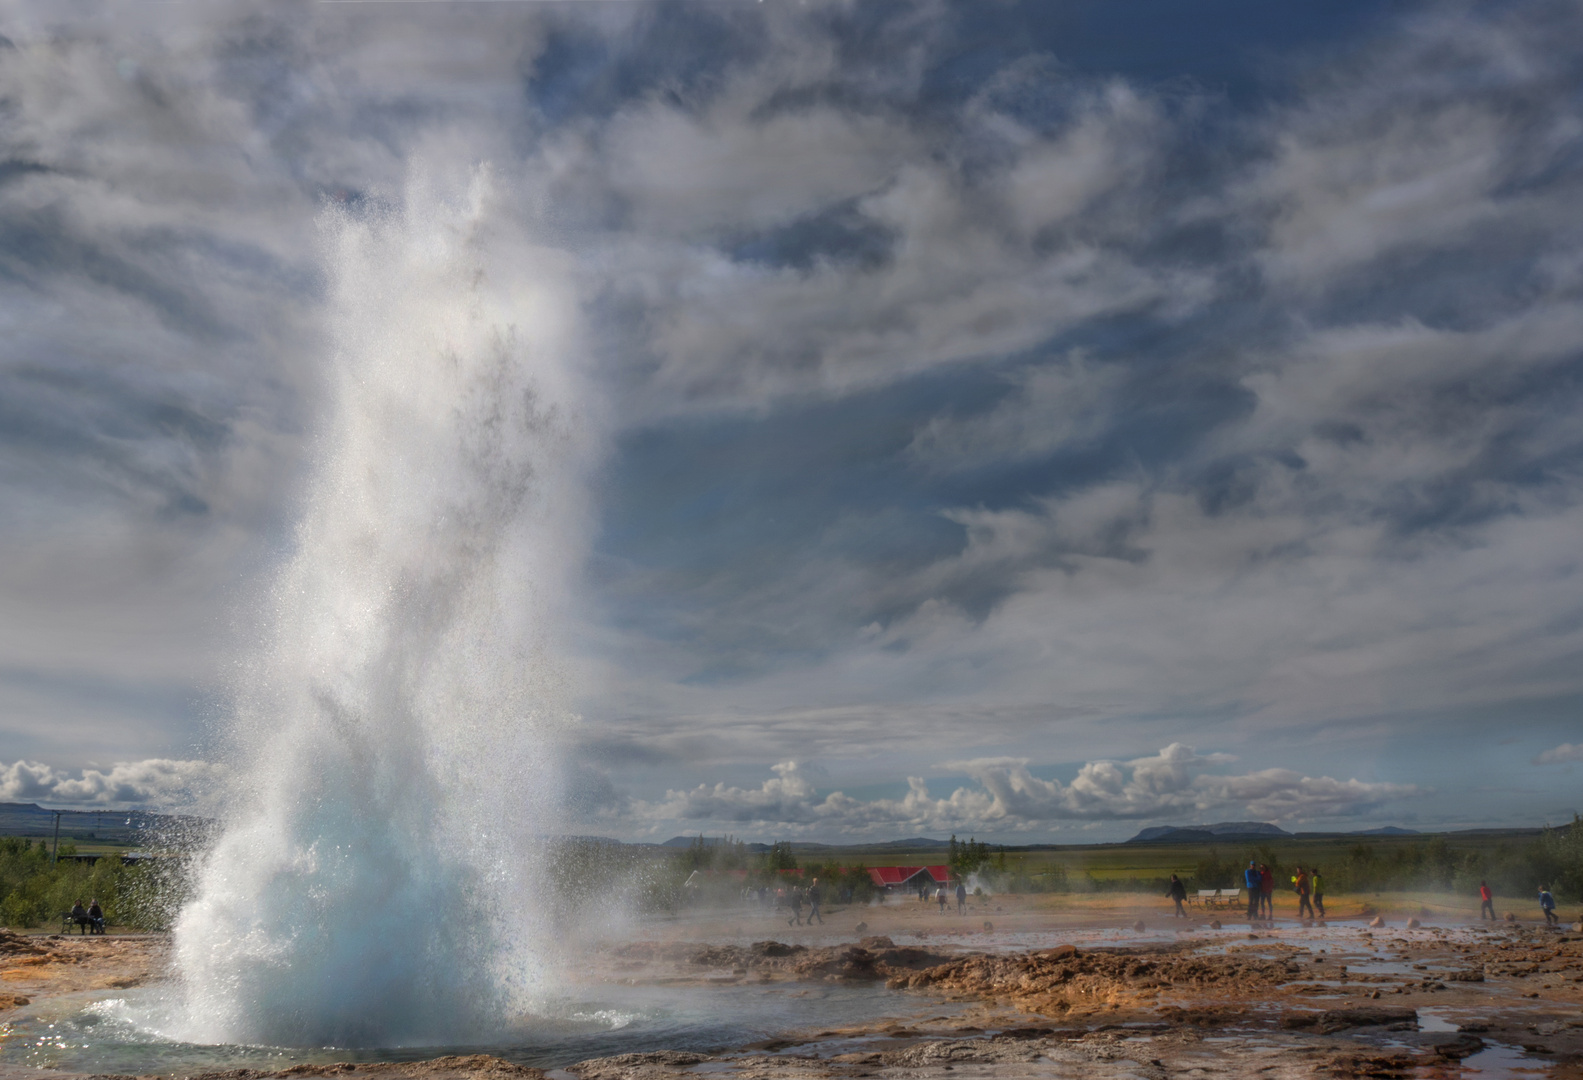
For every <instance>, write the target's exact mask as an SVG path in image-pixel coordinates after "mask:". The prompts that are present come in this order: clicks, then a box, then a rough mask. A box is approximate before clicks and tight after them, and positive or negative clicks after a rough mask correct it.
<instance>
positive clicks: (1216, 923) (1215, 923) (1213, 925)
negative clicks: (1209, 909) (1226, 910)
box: [1209, 919, 1220, 930]
mask: <svg viewBox="0 0 1583 1080" xmlns="http://www.w3.org/2000/svg"><path fill="white" fill-rule="evenodd" d="M1209 928H1210V929H1211V930H1219V929H1220V920H1219V919H1211V920H1210V921H1209Z"/></svg>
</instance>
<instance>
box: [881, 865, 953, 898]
mask: <svg viewBox="0 0 1583 1080" xmlns="http://www.w3.org/2000/svg"><path fill="white" fill-rule="evenodd" d="M868 876H869V880H870V881H872V882H873V883H874V884H875V886H876V887H877V888H881V889H884V890H885V891H886V892H917V891H918V890H920V889H925V888H927V889H935V888H938V887H939V886H941V885H944V884H945V883H946V882H947V881H950V880H951V868H950V867H948V866H871V867H869V868H868Z"/></svg>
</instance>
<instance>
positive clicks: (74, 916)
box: [67, 900, 88, 934]
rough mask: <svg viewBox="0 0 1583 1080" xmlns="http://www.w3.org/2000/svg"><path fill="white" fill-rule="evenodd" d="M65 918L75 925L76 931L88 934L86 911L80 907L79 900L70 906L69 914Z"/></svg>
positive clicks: (80, 902)
mask: <svg viewBox="0 0 1583 1080" xmlns="http://www.w3.org/2000/svg"><path fill="white" fill-rule="evenodd" d="M67 918H69V919H71V921H72V922H74V923H76V924H77V929H78V930H80V931H81V932H82V933H84V934H86V933H87V932H88V909H87V908H85V907H83V906H82V901H81V900H78V901H77V902H76V903H75V904H73V905H72V906H71V914H70V915H68V916H67Z"/></svg>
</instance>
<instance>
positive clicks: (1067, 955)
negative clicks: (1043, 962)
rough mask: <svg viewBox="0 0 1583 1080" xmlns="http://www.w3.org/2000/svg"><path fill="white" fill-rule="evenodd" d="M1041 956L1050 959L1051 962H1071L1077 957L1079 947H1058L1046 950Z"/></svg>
mask: <svg viewBox="0 0 1583 1080" xmlns="http://www.w3.org/2000/svg"><path fill="white" fill-rule="evenodd" d="M1039 955H1040V956H1045V957H1048V958H1049V959H1051V960H1071V959H1074V958H1076V956H1077V946H1076V945H1057V946H1056V947H1055V948H1053V949H1045V950H1044V951H1043V952H1042V953H1040V954H1039Z"/></svg>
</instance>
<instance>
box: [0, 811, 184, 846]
mask: <svg viewBox="0 0 1583 1080" xmlns="http://www.w3.org/2000/svg"><path fill="white" fill-rule="evenodd" d="M57 813H58V814H59V815H60V838H61V839H62V840H63V841H64V840H73V841H75V840H100V841H109V842H110V843H112V844H127V845H136V844H139V843H142V842H143V841H144V839H145V838H147V837H148V836H149V835H150V834H156V835H157V834H160V833H171V832H188V831H190V830H192V829H194V828H200V829H201V828H204V827H206V826H207V825H208V822H206V821H204V820H203V819H202V818H194V817H185V816H182V815H180V814H151V813H149V812H148V811H146V810H60V811H55V810H46V809H44V807H42V806H40V805H38V804H37V803H0V836H29V837H34V836H36V837H50V838H52V837H54V835H55V817H56V814H57Z"/></svg>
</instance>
